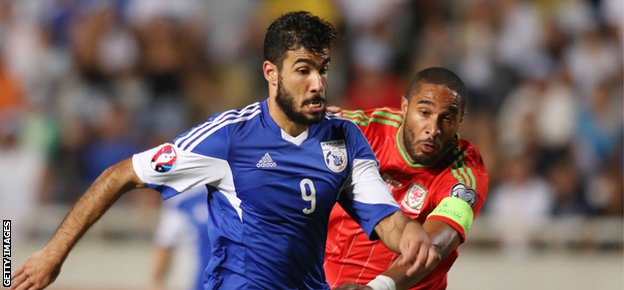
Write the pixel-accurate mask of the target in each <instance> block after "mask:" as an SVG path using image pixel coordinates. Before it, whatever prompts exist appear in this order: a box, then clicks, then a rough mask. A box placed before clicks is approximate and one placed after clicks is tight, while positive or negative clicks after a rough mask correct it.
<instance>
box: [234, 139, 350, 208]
mask: <svg viewBox="0 0 624 290" xmlns="http://www.w3.org/2000/svg"><path fill="white" fill-rule="evenodd" d="M308 141H309V142H308ZM246 144H248V143H246ZM253 145H254V146H237V147H235V148H233V149H234V150H232V151H231V157H230V160H229V163H230V166H231V169H232V172H233V176H234V184H235V187H236V191H237V193H238V194H239V197H240V198H241V200H243V201H244V202H245V201H246V202H247V204H249V205H253V206H254V207H256V208H257V209H258V210H270V209H271V208H272V206H274V205H277V204H279V205H282V208H284V207H285V208H290V207H292V208H293V209H299V208H300V209H305V208H308V209H309V210H312V208H313V207H315V208H316V207H320V206H323V207H326V206H330V205H332V204H333V203H334V202H335V200H336V198H337V193H338V190H339V188H340V187H341V186H342V184H343V183H344V182H345V180H346V178H347V177H348V175H349V173H350V168H351V165H350V164H351V162H352V161H351V160H350V158H349V154H348V152H347V147H346V143H345V141H344V140H343V139H336V140H331V139H330V140H324V141H314V140H307V141H306V142H303V143H302V144H300V145H298V146H297V145H295V144H291V143H288V142H275V141H274V140H271V139H270V138H265V140H255V142H254V144H253ZM313 203H314V204H313Z"/></svg>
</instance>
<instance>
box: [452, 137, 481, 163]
mask: <svg viewBox="0 0 624 290" xmlns="http://www.w3.org/2000/svg"><path fill="white" fill-rule="evenodd" d="M456 152H457V156H458V157H460V158H461V159H462V160H463V161H464V162H467V163H477V164H483V158H482V157H481V152H480V151H479V148H477V145H475V144H474V143H472V142H470V141H468V140H466V139H460V140H459V144H458V146H457V149H456Z"/></svg>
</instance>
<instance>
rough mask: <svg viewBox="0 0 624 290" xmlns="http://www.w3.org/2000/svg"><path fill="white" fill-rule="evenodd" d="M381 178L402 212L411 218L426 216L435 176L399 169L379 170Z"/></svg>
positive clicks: (419, 171)
mask: <svg viewBox="0 0 624 290" xmlns="http://www.w3.org/2000/svg"><path fill="white" fill-rule="evenodd" d="M381 176H382V178H383V180H384V181H385V182H386V185H387V186H388V187H389V188H390V190H391V191H392V195H393V196H394V199H395V200H396V201H397V202H398V203H399V204H400V205H401V208H402V209H403V211H404V212H406V213H407V214H408V215H410V216H411V217H412V218H417V217H419V216H421V214H428V213H429V212H430V211H431V209H430V208H429V207H430V206H429V204H430V202H429V201H430V200H432V199H433V197H432V194H433V193H432V192H433V191H432V190H431V189H432V188H433V187H434V182H435V178H436V175H434V174H432V173H430V172H427V171H426V170H410V169H405V168H402V169H399V168H384V167H382V168H381Z"/></svg>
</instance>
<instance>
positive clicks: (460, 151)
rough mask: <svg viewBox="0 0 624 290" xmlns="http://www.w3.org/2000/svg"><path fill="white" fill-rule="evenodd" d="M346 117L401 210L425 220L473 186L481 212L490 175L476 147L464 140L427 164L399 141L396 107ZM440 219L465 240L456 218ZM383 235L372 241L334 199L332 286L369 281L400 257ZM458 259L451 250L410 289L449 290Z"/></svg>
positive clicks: (328, 271)
mask: <svg viewBox="0 0 624 290" xmlns="http://www.w3.org/2000/svg"><path fill="white" fill-rule="evenodd" d="M343 116H344V117H345V118H348V119H350V120H352V121H353V122H355V123H356V124H358V126H359V127H360V129H361V130H362V132H364V135H365V136H366V139H368V142H369V143H370V145H371V147H372V148H373V151H374V152H375V156H376V157H377V159H378V160H379V163H380V171H381V176H382V177H383V179H384V180H385V181H386V183H387V185H388V187H390V189H391V190H392V194H393V195H394V198H395V199H396V200H397V202H398V203H399V204H400V205H401V209H402V210H403V212H405V213H406V214H408V215H409V216H410V217H411V218H413V219H416V220H418V221H419V222H420V223H421V224H422V223H424V222H425V220H426V219H427V216H428V215H429V214H430V213H431V212H432V211H433V210H434V209H435V208H436V206H437V205H438V204H439V203H440V202H441V201H442V199H444V198H445V197H448V196H451V192H452V190H453V189H454V188H456V186H458V187H462V186H464V187H465V188H466V189H467V190H474V191H475V192H476V198H475V199H474V201H473V200H471V202H470V203H473V204H472V209H473V212H474V217H476V216H477V214H478V213H479V211H480V210H481V207H482V206H483V203H484V202H485V199H486V196H487V192H488V176H487V172H486V169H485V165H484V164H483V160H482V158H481V155H480V154H479V151H478V150H477V148H476V146H474V145H473V144H472V143H470V142H468V141H466V140H460V139H459V137H458V141H457V143H456V144H455V145H454V146H453V148H452V149H451V150H450V151H449V152H447V153H446V155H445V156H444V158H443V159H442V160H440V161H439V162H438V163H436V165H434V166H431V167H423V166H420V165H418V164H413V163H410V162H409V160H408V158H407V156H406V154H407V153H406V152H405V150H404V149H403V148H401V145H399V142H398V138H399V137H398V136H399V134H398V133H399V131H400V130H401V128H402V124H403V117H404V116H403V114H402V113H401V111H399V110H396V109H389V108H381V109H374V110H367V111H361V110H358V111H344V112H343ZM430 218H437V219H440V220H442V221H444V222H446V223H448V224H449V225H450V226H452V227H453V228H454V229H456V230H457V232H458V233H459V234H460V235H461V238H462V242H463V241H464V239H465V233H464V230H463V228H462V227H461V226H460V225H459V224H457V223H456V222H454V221H452V220H450V219H447V218H444V217H440V216H435V215H434V216H431V217H430ZM398 256H399V255H398V254H396V253H394V252H392V251H390V250H389V249H388V248H386V246H385V245H384V244H383V243H382V242H381V241H379V240H377V241H370V240H369V239H368V237H367V236H366V234H365V233H363V232H362V229H361V228H360V227H359V226H358V224H357V223H356V222H355V221H353V220H352V219H351V218H350V217H349V215H348V214H347V213H346V212H345V211H344V210H343V209H342V207H340V205H338V204H336V205H335V207H334V209H333V210H332V212H331V214H330V218H329V232H328V236H327V246H326V249H325V264H324V267H325V275H326V276H327V282H328V283H329V285H330V286H331V287H332V288H334V287H337V286H339V285H341V284H342V283H344V282H349V281H351V282H356V283H359V284H366V283H368V282H369V281H370V280H372V279H374V278H375V277H376V276H377V275H379V274H381V273H382V272H384V271H385V270H386V269H388V267H389V266H390V265H391V264H392V262H393V261H394V260H396V259H397V258H398ZM455 259H457V250H455V251H453V252H452V253H451V254H450V255H449V256H448V257H447V258H446V259H444V260H443V261H441V262H440V264H439V265H438V267H437V268H436V269H434V270H433V271H431V272H430V273H429V274H428V275H427V276H426V277H424V278H423V279H422V280H421V281H420V282H419V283H418V285H417V286H415V287H413V288H411V289H445V288H446V283H447V282H446V274H447V272H448V271H449V269H450V268H451V265H452V264H453V262H454V261H455Z"/></svg>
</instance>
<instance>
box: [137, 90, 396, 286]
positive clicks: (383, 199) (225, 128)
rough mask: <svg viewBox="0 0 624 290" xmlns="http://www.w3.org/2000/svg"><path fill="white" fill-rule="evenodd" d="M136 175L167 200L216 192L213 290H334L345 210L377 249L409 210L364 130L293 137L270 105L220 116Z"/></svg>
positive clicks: (333, 122) (211, 196) (209, 277)
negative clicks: (334, 259)
mask: <svg viewBox="0 0 624 290" xmlns="http://www.w3.org/2000/svg"><path fill="white" fill-rule="evenodd" d="M133 166H134V169H135V171H136V173H137V175H138V176H139V177H140V178H141V180H143V182H145V183H146V184H148V186H149V187H151V188H154V189H156V190H158V191H160V192H161V193H162V195H163V197H164V198H168V197H171V196H174V195H176V194H178V193H180V192H183V191H185V190H187V189H188V188H193V187H196V186H199V185H206V186H207V188H208V207H209V211H208V212H209V218H208V234H209V236H210V246H211V253H210V259H209V262H208V266H207V267H206V270H205V275H206V277H205V278H204V287H205V289H216V288H219V289H329V286H328V285H327V283H326V282H325V274H324V271H323V267H322V264H323V255H324V251H325V242H326V238H327V222H328V218H329V213H330V211H331V209H332V207H333V206H334V204H335V203H336V201H338V202H340V204H341V205H342V206H343V208H344V209H345V210H346V211H347V212H348V213H349V214H350V215H351V216H352V217H353V218H354V220H355V221H357V222H358V223H359V224H360V226H361V227H362V229H363V231H364V232H366V233H367V234H368V235H369V237H370V238H371V239H376V238H377V237H376V235H375V233H374V227H375V226H376V225H377V223H378V222H379V221H380V220H382V219H383V218H384V217H386V216H388V215H390V214H392V213H394V212H395V211H398V210H400V209H399V207H398V205H397V204H396V202H395V201H394V199H393V198H392V196H391V194H390V191H389V190H388V188H387V187H386V186H385V183H384V182H383V180H382V179H381V177H380V176H379V171H378V165H377V160H376V159H375V156H374V154H373V152H372V150H371V149H370V146H369V145H368V143H367V141H366V139H365V138H364V136H363V134H362V132H361V131H360V130H359V128H357V126H356V125H355V124H353V123H351V122H350V121H348V120H346V119H342V118H339V117H335V116H333V115H329V114H328V115H326V117H325V118H324V119H323V120H322V121H321V122H319V123H317V124H314V125H311V126H310V128H309V129H308V130H307V131H305V132H304V133H302V134H301V135H300V136H296V137H292V136H290V135H288V134H287V133H286V132H284V131H283V130H281V129H280V127H279V126H278V125H277V124H276V123H275V121H274V120H273V119H272V118H271V116H270V115H269V110H268V107H267V102H266V101H264V102H262V103H255V104H252V105H249V106H247V107H245V108H243V109H240V110H231V111H227V112H224V113H221V114H217V115H215V116H213V117H211V118H210V119H209V120H208V121H207V122H205V123H203V124H201V125H199V126H197V127H195V128H193V129H191V130H189V131H187V132H186V133H184V134H182V135H181V136H180V137H178V138H176V139H175V140H174V142H173V144H163V145H161V146H159V147H156V148H153V149H151V150H148V151H145V152H142V153H139V154H136V155H134V156H133Z"/></svg>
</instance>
